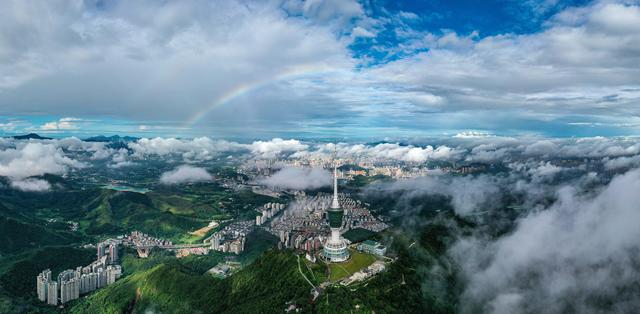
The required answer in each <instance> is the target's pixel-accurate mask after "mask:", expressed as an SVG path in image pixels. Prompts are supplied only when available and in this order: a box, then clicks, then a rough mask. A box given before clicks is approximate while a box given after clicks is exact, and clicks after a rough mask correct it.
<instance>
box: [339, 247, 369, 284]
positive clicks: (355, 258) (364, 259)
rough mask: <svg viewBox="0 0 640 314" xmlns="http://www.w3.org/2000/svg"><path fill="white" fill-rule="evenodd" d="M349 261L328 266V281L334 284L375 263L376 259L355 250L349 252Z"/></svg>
mask: <svg viewBox="0 0 640 314" xmlns="http://www.w3.org/2000/svg"><path fill="white" fill-rule="evenodd" d="M350 252H351V259H349V260H348V261H346V262H344V263H332V264H329V271H330V274H329V280H330V281H332V282H336V281H338V280H341V279H343V278H346V277H348V276H351V275H352V274H353V273H355V272H357V271H359V270H361V269H363V268H365V267H367V266H369V265H371V264H373V262H375V261H376V257H375V256H373V255H371V254H367V253H361V252H358V251H356V250H350Z"/></svg>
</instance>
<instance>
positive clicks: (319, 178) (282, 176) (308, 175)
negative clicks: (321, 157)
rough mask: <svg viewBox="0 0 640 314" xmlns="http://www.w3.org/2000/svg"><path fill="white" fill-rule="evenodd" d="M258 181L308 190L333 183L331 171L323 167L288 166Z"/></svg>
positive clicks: (281, 186)
mask: <svg viewBox="0 0 640 314" xmlns="http://www.w3.org/2000/svg"><path fill="white" fill-rule="evenodd" d="M258 183H260V184H264V185H266V186H269V187H274V188H284V189H294V190H306V189H317V188H321V187H325V186H329V185H331V173H329V171H327V170H325V169H322V168H299V167H287V168H283V169H280V170H278V172H276V173H275V174H273V175H272V176H270V177H267V178H263V179H260V180H258Z"/></svg>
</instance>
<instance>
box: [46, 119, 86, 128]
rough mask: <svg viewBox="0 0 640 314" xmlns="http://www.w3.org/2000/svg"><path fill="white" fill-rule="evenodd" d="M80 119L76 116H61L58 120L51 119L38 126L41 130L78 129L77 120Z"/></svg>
mask: <svg viewBox="0 0 640 314" xmlns="http://www.w3.org/2000/svg"><path fill="white" fill-rule="evenodd" d="M80 121H82V119H78V118H62V119H60V120H58V121H51V122H47V123H45V124H43V125H42V126H41V127H40V130H42V131H55V130H76V129H78V122H80Z"/></svg>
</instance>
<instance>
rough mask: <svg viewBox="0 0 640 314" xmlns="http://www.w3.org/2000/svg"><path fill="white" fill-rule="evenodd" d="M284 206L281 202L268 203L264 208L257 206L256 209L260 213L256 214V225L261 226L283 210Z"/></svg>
mask: <svg viewBox="0 0 640 314" xmlns="http://www.w3.org/2000/svg"><path fill="white" fill-rule="evenodd" d="M284 207H285V206H284V204H281V203H266V204H264V205H263V206H262V208H257V209H256V211H257V212H258V213H259V214H258V215H257V216H256V226H260V225H262V224H263V223H265V222H267V220H269V219H271V218H272V217H273V216H275V215H276V214H277V213H278V212H280V211H281V210H283V209H284Z"/></svg>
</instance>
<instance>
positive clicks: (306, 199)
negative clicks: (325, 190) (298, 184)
mask: <svg viewBox="0 0 640 314" xmlns="http://www.w3.org/2000/svg"><path fill="white" fill-rule="evenodd" d="M334 198H336V196H335V195H330V194H322V193H321V194H318V195H316V196H308V195H305V194H304V192H300V193H298V194H297V196H296V198H295V200H294V201H293V202H292V203H291V204H290V205H289V207H288V208H287V209H286V210H285V211H284V212H283V213H282V215H279V216H278V217H275V218H274V219H273V220H272V221H271V222H270V223H269V224H267V225H265V226H264V228H265V230H267V231H268V232H270V233H271V234H273V235H275V236H277V237H278V238H279V239H280V242H279V244H278V245H279V246H280V247H287V248H294V249H298V250H302V251H306V252H309V253H312V255H313V253H315V252H317V251H319V250H320V249H322V248H323V246H324V243H325V242H326V240H327V239H328V237H329V236H330V234H331V227H330V225H329V224H330V223H331V215H330V214H331V211H332V210H333V204H332V203H333V202H334ZM337 202H338V206H339V207H340V209H341V213H342V216H341V217H340V220H339V223H340V227H339V228H338V229H339V233H343V232H345V231H348V230H350V229H354V228H363V229H367V230H371V231H373V232H380V231H382V230H384V229H386V228H388V227H389V226H388V225H387V224H386V223H384V222H382V221H380V220H379V219H377V218H376V217H374V216H373V215H372V214H371V212H370V211H369V209H367V208H365V207H364V206H363V204H361V203H360V201H355V200H353V199H351V198H349V197H348V195H345V194H337ZM335 223H338V221H334V224H335ZM334 229H335V228H334ZM344 241H346V242H347V244H348V243H349V241H348V240H346V239H344Z"/></svg>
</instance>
